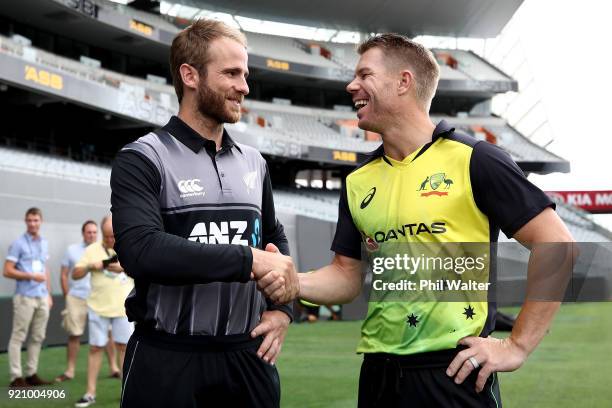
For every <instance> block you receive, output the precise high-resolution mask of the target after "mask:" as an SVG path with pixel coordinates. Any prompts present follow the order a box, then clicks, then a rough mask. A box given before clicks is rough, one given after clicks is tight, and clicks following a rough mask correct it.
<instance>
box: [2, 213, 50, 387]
mask: <svg viewBox="0 0 612 408" xmlns="http://www.w3.org/2000/svg"><path fill="white" fill-rule="evenodd" d="M25 223H26V226H27V231H26V233H24V234H23V235H22V236H20V237H19V238H17V239H16V240H15V241H14V242H13V243H12V244H11V246H10V248H9V251H8V255H7V257H6V261H5V263H4V277H6V278H10V279H15V280H16V281H17V285H16V289H15V296H14V297H13V330H12V332H11V339H10V341H9V345H8V356H9V372H10V378H11V383H10V385H9V386H10V387H28V386H36V385H46V384H50V383H49V382H48V381H44V380H42V379H41V378H40V377H38V375H37V374H36V371H37V369H38V356H39V355H40V348H41V346H42V342H43V340H44V339H45V334H46V331H47V321H48V320H49V309H51V306H52V305H53V299H52V298H51V285H50V279H49V269H48V268H47V265H46V264H47V261H48V259H49V243H48V242H47V240H46V239H44V238H43V237H41V236H40V225H41V223H42V212H41V211H40V209H38V208H35V207H32V208H30V209H28V211H26V214H25ZM28 330H29V331H30V340H29V342H28V356H27V362H26V369H25V374H26V377H25V379H24V378H23V375H22V371H21V347H22V345H23V342H24V341H25V339H26V337H27V335H28Z"/></svg>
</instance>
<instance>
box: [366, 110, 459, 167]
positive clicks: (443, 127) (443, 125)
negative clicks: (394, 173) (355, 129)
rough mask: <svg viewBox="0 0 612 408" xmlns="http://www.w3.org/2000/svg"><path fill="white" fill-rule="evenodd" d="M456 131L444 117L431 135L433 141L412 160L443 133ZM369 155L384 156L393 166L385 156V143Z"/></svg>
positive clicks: (425, 147)
mask: <svg viewBox="0 0 612 408" xmlns="http://www.w3.org/2000/svg"><path fill="white" fill-rule="evenodd" d="M454 131H455V128H454V127H452V126H450V125H449V124H448V123H447V122H446V121H445V120H444V119H442V120H441V121H440V122H438V124H437V125H436V128H435V129H434V131H433V134H432V137H431V142H429V143H427V144H425V145H424V146H423V147H421V149H420V150H419V152H418V153H417V155H416V156H414V158H413V159H412V161H414V160H415V159H416V158H417V157H419V156H420V155H421V154H423V153H424V152H425V151H426V150H427V149H429V147H430V146H431V145H432V144H434V142H435V141H436V140H438V138H439V137H440V136H442V135H445V134H447V133H452V132H454ZM367 155H368V156H371V158H372V159H373V158H376V157H382V158H383V160H384V161H385V162H386V163H387V164H389V165H391V166H392V164H391V162H390V161H389V160H388V159H387V157H386V156H385V146H384V144H381V145H380V146H378V149H376V150H374V151H373V152H370V153H368V154H367Z"/></svg>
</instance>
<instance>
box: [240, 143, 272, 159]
mask: <svg viewBox="0 0 612 408" xmlns="http://www.w3.org/2000/svg"><path fill="white" fill-rule="evenodd" d="M234 144H235V146H236V147H237V148H238V149H240V152H242V154H243V155H244V156H245V157H247V158H249V159H252V160H257V161H259V162H264V163H265V161H266V160H265V159H264V158H263V156H262V155H261V153H260V152H259V150H257V149H256V148H254V147H253V146H249V145H245V144H242V143H237V142H234Z"/></svg>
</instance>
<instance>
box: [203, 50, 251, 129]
mask: <svg viewBox="0 0 612 408" xmlns="http://www.w3.org/2000/svg"><path fill="white" fill-rule="evenodd" d="M209 53H210V62H209V63H208V64H207V66H206V68H205V75H200V77H199V84H198V88H197V97H196V98H197V109H198V111H199V112H200V113H201V114H202V115H205V116H208V117H210V118H212V119H214V120H215V121H217V122H218V123H235V122H238V121H239V120H240V114H241V107H242V102H243V101H244V97H245V96H246V95H248V93H249V86H248V85H247V82H246V78H247V76H248V75H249V69H248V66H247V65H248V56H247V51H246V49H245V47H244V45H242V44H240V43H239V42H237V41H235V40H232V39H230V38H218V39H216V40H214V41H213V42H212V43H211V44H210V50H209Z"/></svg>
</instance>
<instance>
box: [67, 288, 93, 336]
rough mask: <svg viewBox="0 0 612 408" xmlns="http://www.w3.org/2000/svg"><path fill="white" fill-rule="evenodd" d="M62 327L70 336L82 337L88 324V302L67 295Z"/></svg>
mask: <svg viewBox="0 0 612 408" xmlns="http://www.w3.org/2000/svg"><path fill="white" fill-rule="evenodd" d="M62 318H63V319H62V327H63V328H64V330H66V332H67V333H68V335H69V336H82V335H83V333H84V332H85V325H86V324H87V301H86V300H85V299H81V298H78V297H75V296H71V295H66V308H65V309H64V310H63V311H62Z"/></svg>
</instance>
